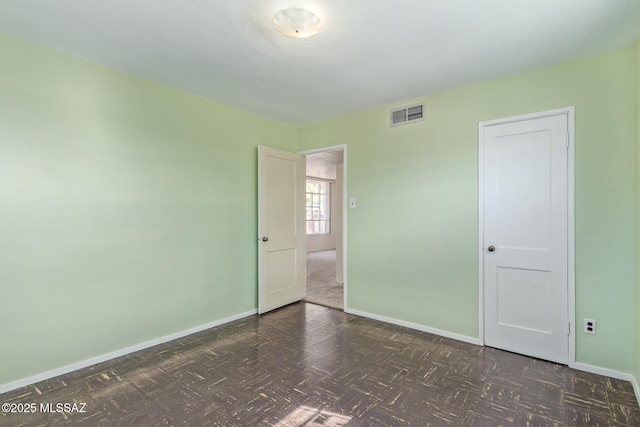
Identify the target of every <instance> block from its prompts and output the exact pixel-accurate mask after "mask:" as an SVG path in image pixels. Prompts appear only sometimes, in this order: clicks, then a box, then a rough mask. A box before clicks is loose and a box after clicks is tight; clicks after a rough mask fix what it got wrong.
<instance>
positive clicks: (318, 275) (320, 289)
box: [304, 250, 344, 310]
mask: <svg viewBox="0 0 640 427" xmlns="http://www.w3.org/2000/svg"><path fill="white" fill-rule="evenodd" d="M343 295H344V287H343V285H342V283H338V282H336V251H335V250H330V251H320V252H310V253H308V254H307V296H306V297H305V298H304V300H305V301H306V302H310V303H312V304H318V305H323V306H325V307H329V308H335V309H338V310H344V296H343Z"/></svg>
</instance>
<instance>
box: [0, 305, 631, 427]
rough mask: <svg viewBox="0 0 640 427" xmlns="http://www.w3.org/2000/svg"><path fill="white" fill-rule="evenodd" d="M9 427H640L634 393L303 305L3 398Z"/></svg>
mask: <svg viewBox="0 0 640 427" xmlns="http://www.w3.org/2000/svg"><path fill="white" fill-rule="evenodd" d="M0 401H1V402H9V403H21V404H32V403H35V404H36V405H37V406H38V407H39V406H40V404H41V403H44V404H47V403H52V404H53V405H55V404H56V403H69V404H73V403H76V404H86V406H85V411H86V412H84V413H78V412H74V413H65V412H62V413H51V412H48V413H47V412H42V411H40V410H38V411H36V412H35V413H32V414H25V413H21V414H17V413H1V414H0V424H2V425H10V426H39V425H90V426H98V425H99V426H156V425H187V426H308V427H319V426H342V425H345V426H405V425H412V426H449V425H452V426H491V427H496V426H640V409H639V408H638V404H637V401H636V399H635V396H634V393H633V389H632V386H631V384H630V383H628V382H625V381H621V380H616V379H612V378H607V377H602V376H598V375H593V374H589V373H585V372H580V371H575V370H572V369H569V368H568V367H566V366H561V365H557V364H554V363H550V362H544V361H541V360H537V359H531V358H528V357H524V356H520V355H517V354H512V353H508V352H504V351H500V350H496V349H491V348H487V347H479V346H474V345H471V344H466V343H462V342H458V341H454V340H450V339H446V338H442V337H439V336H435V335H430V334H427V333H423V332H418V331H414V330H410V329H405V328H402V327H398V326H394V325H389V324H385V323H381V322H377V321H373V320H370V319H365V318H361V317H357V316H352V315H349V314H345V313H343V312H341V311H337V310H332V309H328V308H325V307H321V306H317V305H314V304H305V303H298V304H293V305H291V306H288V307H285V308H283V309H280V310H277V311H275V312H272V313H269V314H267V315H265V316H261V317H260V316H253V317H249V318H245V319H242V320H239V321H236V322H233V323H229V324H226V325H223V326H221V327H217V328H213V329H209V330H207V331H204V332H201V333H198V334H194V335H191V336H189V337H186V338H183V339H179V340H175V341H172V342H169V343H166V344H163V345H160V346H157V347H153V348H150V349H147V350H143V351H140V352H136V353H133V354H130V355H127V356H123V357H120V358H117V359H114V360H111V361H109V362H105V363H101V364H99V365H95V366H92V367H89V368H86V369H82V370H79V371H76V372H72V373H70V374H66V375H63V376H60V377H57V378H53V379H50V380H46V381H43V382H40V383H37V384H34V385H31V386H27V387H24V388H22V389H19V390H14V391H12V392H9V393H4V394H3V395H0Z"/></svg>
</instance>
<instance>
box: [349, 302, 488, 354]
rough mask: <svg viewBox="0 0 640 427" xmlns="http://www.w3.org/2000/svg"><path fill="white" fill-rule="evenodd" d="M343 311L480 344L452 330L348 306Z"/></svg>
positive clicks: (476, 339)
mask: <svg viewBox="0 0 640 427" xmlns="http://www.w3.org/2000/svg"><path fill="white" fill-rule="evenodd" d="M344 312H345V313H349V314H354V315H356V316H361V317H367V318H369V319H373V320H379V321H381V322H386V323H391V324H393V325H398V326H404V327H406V328H409V329H415V330H418V331H422V332H428V333H430V334H434V335H439V336H441V337H445V338H451V339H454V340H457V341H463V342H466V343H469V344H475V345H481V343H480V339H479V338H473V337H469V336H466V335H460V334H455V333H453V332H448V331H443V330H440V329H435V328H430V327H428V326H423V325H418V324H417V323H411V322H405V321H404V320H398V319H393V318H391V317H385V316H378V315H377V314H372V313H367V312H365V311H359V310H352V309H350V308H346V309H345V310H344Z"/></svg>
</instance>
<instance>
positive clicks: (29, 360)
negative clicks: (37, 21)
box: [0, 36, 297, 385]
mask: <svg viewBox="0 0 640 427" xmlns="http://www.w3.org/2000/svg"><path fill="white" fill-rule="evenodd" d="M0 58H2V59H1V60H0V147H1V150H0V183H1V184H0V206H1V209H0V224H2V226H1V227H0V290H1V295H0V325H2V328H0V343H2V344H1V345H0V361H1V362H0V385H2V384H6V383H8V382H12V381H15V380H18V379H22V378H25V377H28V376H31V375H35V374H39V373H41V372H45V371H47V370H51V369H54V368H59V367H62V366H65V365H68V364H71V363H74V362H78V361H82V360H85V359H88V358H91V357H94V356H98V355H102V354H106V353H109V352H111V351H115V350H118V349H121V348H125V347H127V346H131V345H134V344H138V343H141V342H144V341H147V340H150V339H154V338H158V337H161V336H165V335H167V334H171V333H174V332H178V331H182V330H185V329H188V328H191V327H195V326H198V325H202V324H206V323H208V322H212V321H216V320H218V319H222V318H225V317H228V316H232V315H237V314H239V313H243V312H246V311H249V310H253V309H255V308H256V304H257V290H256V282H257V266H256V264H257V255H256V233H257V231H256V223H257V218H256V212H257V208H256V179H257V178H256V161H257V160H256V159H257V150H256V146H257V145H259V144H260V145H268V146H272V147H275V148H281V149H285V150H289V151H295V149H296V135H297V133H296V129H295V128H294V127H290V126H286V125H282V124H278V123H276V122H273V121H270V120H267V119H264V118H261V117H258V116H255V115H251V114H248V113H246V112H242V111H239V110H235V109H231V108H228V107H224V106H221V105H219V104H216V103H213V102H211V101H208V100H205V99H202V98H199V97H196V96H193V95H189V94H186V93H183V92H180V91H177V90H174V89H170V88H167V87H164V86H162V85H158V84H155V83H152V82H149V81H146V80H143V79H139V78H136V77H133V76H131V75H128V74H124V73H121V72H118V71H114V70H111V69H107V68H104V67H100V66H97V65H94V64H91V63H88V62H85V61H82V60H79V59H75V58H73V57H70V56H67V55H63V54H59V53H56V52H53V51H50V50H47V49H43V48H40V47H36V46H34V45H31V44H29V43H26V42H23V41H19V40H17V39H13V38H10V37H6V36H0Z"/></svg>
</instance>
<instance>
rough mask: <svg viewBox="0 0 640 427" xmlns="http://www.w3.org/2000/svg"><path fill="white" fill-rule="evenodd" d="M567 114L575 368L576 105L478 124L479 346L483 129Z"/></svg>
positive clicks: (480, 326)
mask: <svg viewBox="0 0 640 427" xmlns="http://www.w3.org/2000/svg"><path fill="white" fill-rule="evenodd" d="M559 115H566V116H567V124H568V130H569V138H568V143H569V149H568V153H567V154H568V157H567V162H568V164H567V172H568V178H567V197H568V199H569V200H568V214H567V215H568V218H567V228H568V229H567V232H568V240H569V241H568V242H567V243H568V245H567V252H568V254H567V258H568V259H567V262H568V274H567V276H568V277H567V287H568V295H567V303H568V307H567V315H568V318H569V320H570V321H571V330H570V332H569V366H571V367H574V366H575V364H576V363H575V362H576V355H575V350H576V316H575V302H576V301H575V294H576V292H575V286H576V281H575V266H576V263H575V107H566V108H560V109H557V110H550V111H542V112H539V113H533V114H525V115H522V116H514V117H507V118H502V119H497V120H489V121H484V122H480V123H478V304H479V305H478V337H479V340H480V345H484V262H483V259H484V248H483V247H482V241H483V238H484V194H483V191H484V190H483V189H484V166H483V165H484V158H483V152H484V138H483V136H484V128H485V127H487V126H493V125H498V124H505V123H512V122H519V121H523V120H531V119H540V118H544V117H550V116H559Z"/></svg>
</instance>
